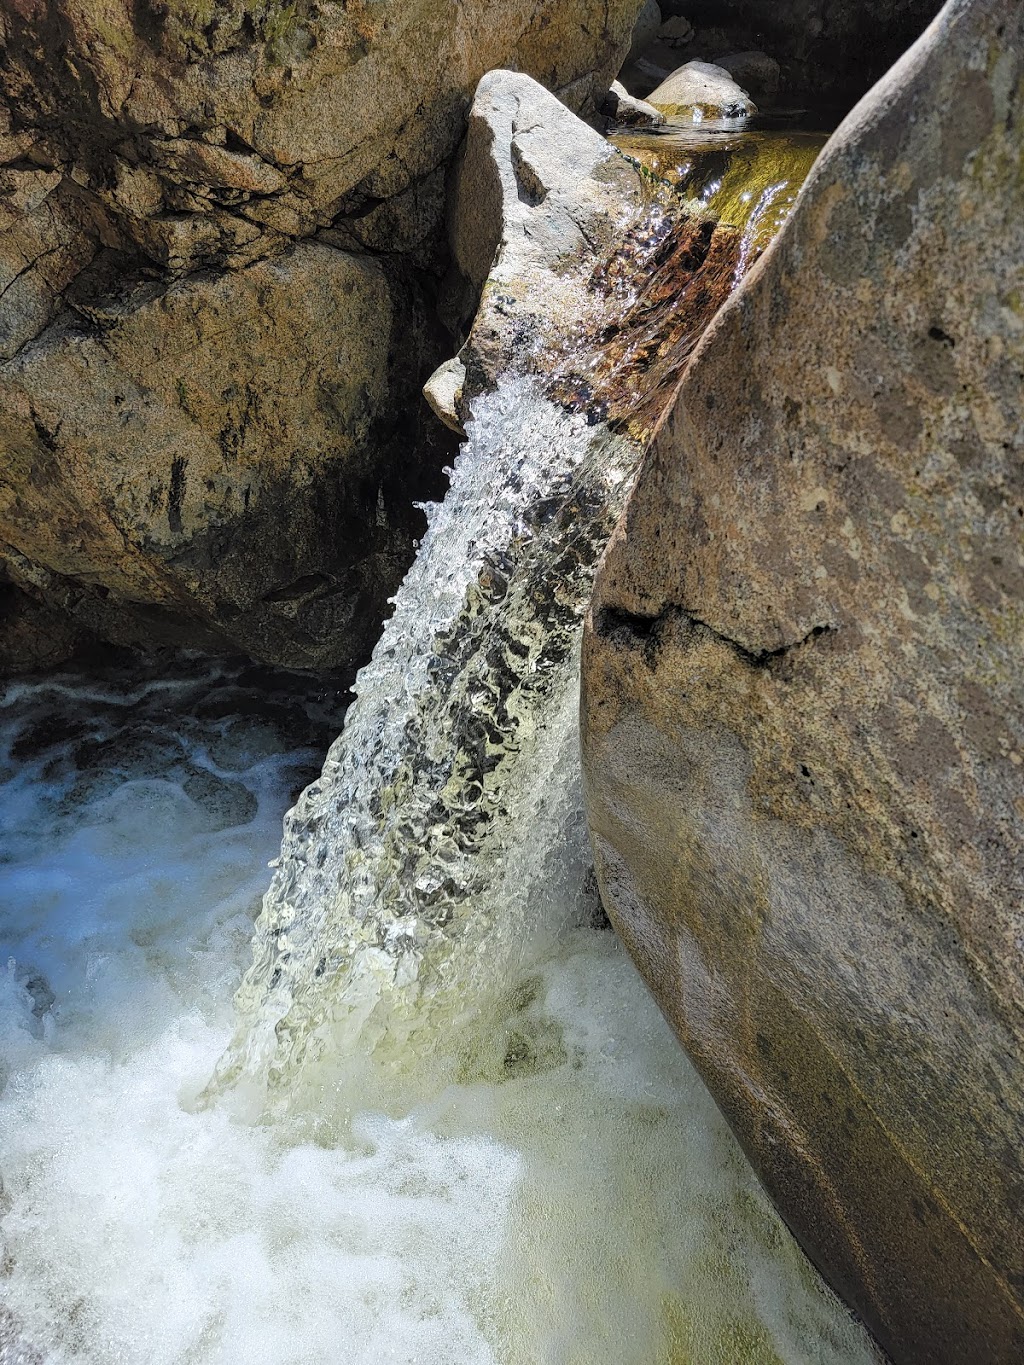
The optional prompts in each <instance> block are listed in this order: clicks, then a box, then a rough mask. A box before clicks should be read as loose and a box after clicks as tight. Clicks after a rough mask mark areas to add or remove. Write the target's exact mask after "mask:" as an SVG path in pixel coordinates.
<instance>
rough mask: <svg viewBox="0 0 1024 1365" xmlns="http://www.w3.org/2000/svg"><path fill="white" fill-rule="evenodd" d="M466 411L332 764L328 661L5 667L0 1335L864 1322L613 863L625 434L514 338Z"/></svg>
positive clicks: (199, 1343)
mask: <svg viewBox="0 0 1024 1365" xmlns="http://www.w3.org/2000/svg"><path fill="white" fill-rule="evenodd" d="M473 417H474V420H473V421H472V422H471V423H470V428H469V429H470V436H469V439H468V441H467V443H466V444H465V445H464V447H463V449H462V451H461V453H460V455H459V458H458V461H457V464H456V467H455V469H454V471H453V474H452V481H451V491H450V493H449V495H448V497H447V498H446V499H445V502H444V503H443V504H442V505H441V506H439V507H436V508H432V509H430V512H429V528H428V530H427V532H426V535H425V537H424V540H423V543H422V546H421V550H420V554H419V557H418V559H417V562H416V564H415V565H414V567H413V568H412V570H411V571H410V573H409V575H408V577H407V579H406V582H405V584H404V585H403V587H402V589H401V591H400V593H399V595H398V598H397V600H396V604H395V612H394V616H393V617H392V619H391V621H390V622H389V623H388V625H387V627H386V628H385V630H384V634H383V636H382V638H381V640H380V643H379V645H378V647H377V649H376V651H375V652H374V656H373V660H372V662H371V663H370V664H369V665H368V667H367V668H366V669H364V670H363V672H362V673H361V675H360V677H359V680H358V685H357V689H356V691H357V696H356V699H355V701H354V702H353V703H352V705H351V707H350V708H349V710H348V714H347V717H346V720H345V726H344V730H343V732H342V734H341V737H340V738H339V739H338V740H337V741H336V742H335V743H334V745H333V747H332V748H331V749H330V752H329V755H328V758H327V761H326V764H325V765H324V767H323V771H322V773H321V774H320V775H319V776H318V777H315V779H314V780H312V781H311V780H310V779H311V778H314V771H315V769H314V762H315V759H316V756H317V755H319V754H322V752H323V749H324V747H325V745H326V739H325V736H326V735H330V736H332V737H333V736H334V735H336V734H337V733H338V730H339V728H340V723H341V719H342V714H343V710H344V701H343V699H342V698H341V697H339V696H338V695H337V694H335V693H333V692H331V691H330V690H326V691H325V690H324V689H323V687H322V685H321V686H314V685H313V684H312V683H309V682H304V681H303V680H301V679H276V678H274V677H272V676H270V675H267V674H264V673H256V672H254V671H248V672H240V671H239V670H237V669H229V668H221V669H217V670H214V671H212V672H209V671H205V672H204V671H202V670H199V669H197V670H194V671H192V672H191V673H190V672H189V671H188V670H185V671H183V672H181V673H180V674H179V675H176V676H174V677H168V678H153V677H151V678H147V679H140V678H137V677H136V678H134V679H127V678H122V679H120V680H119V679H117V678H114V677H110V678H107V679H106V680H104V681H103V682H99V681H97V680H96V679H89V678H85V677H70V676H69V677H67V678H63V679H51V680H48V681H45V682H40V683H36V684H15V685H11V686H10V687H9V688H8V689H7V691H6V693H4V694H3V696H2V698H0V779H2V781H0V821H2V825H3V831H4V842H3V850H2V859H0V917H2V919H0V924H2V931H3V959H4V962H5V965H4V966H3V967H2V968H0V1045H2V1062H0V1085H2V1089H0V1174H2V1180H3V1187H2V1192H0V1239H2V1247H0V1295H2V1301H3V1307H2V1308H0V1365H23V1363H24V1365H28V1363H29V1362H32V1363H33V1365H35V1362H42V1361H45V1362H52V1363H53V1365H59V1363H60V1362H67V1363H68V1365H71V1363H72V1362H75V1363H76V1365H77V1363H79V1362H80V1363H81V1365H114V1363H115V1362H116V1363H117V1365H136V1363H137V1365H179V1363H180V1365H249V1363H250V1362H255V1361H261V1362H262V1361H265V1362H268V1365H335V1363H337V1365H383V1363H384V1362H393V1363H397V1365H413V1362H416V1363H417V1365H477V1363H478V1362H479V1365H594V1362H597V1361H602V1362H609V1365H684V1362H695V1363H696V1365H705V1363H707V1365H712V1363H717V1362H721V1365H742V1362H748V1363H749V1365H772V1362H785V1363H786V1365H803V1363H804V1362H807V1363H808V1365H810V1363H811V1362H822V1363H824V1362H828V1363H829V1365H854V1363H855V1362H867V1361H869V1360H870V1359H871V1358H872V1357H871V1354H870V1351H869V1348H868V1346H867V1343H866V1340H865V1338H864V1337H863V1335H862V1333H861V1332H860V1329H859V1328H857V1327H856V1326H855V1325H854V1324H853V1323H852V1322H851V1320H850V1319H849V1317H848V1315H847V1314H846V1313H845V1311H844V1310H843V1309H842V1308H841V1306H840V1305H839V1304H838V1303H837V1302H836V1301H835V1300H834V1299H833V1298H832V1297H831V1295H830V1294H829V1293H828V1292H827V1291H826V1290H825V1289H824V1287H823V1286H822V1285H821V1283H820V1281H819V1280H818V1279H817V1277H816V1276H815V1275H814V1274H813V1272H812V1271H811V1270H810V1269H809V1267H808V1266H807V1264H806V1262H805V1261H804V1260H803V1258H802V1256H801V1255H800V1253H799V1252H798V1250H797V1249H796V1247H795V1245H794V1243H793V1242H792V1240H791V1238H790V1237H789V1235H788V1234H787V1232H786V1231H785V1229H784V1227H783V1226H782V1224H781V1222H780V1221H779V1219H778V1218H777V1216H776V1215H775V1214H774V1213H773V1212H772V1210H771V1209H770V1207H769V1206H768V1204H767V1201H766V1200H765V1198H764V1196H763V1195H762V1193H761V1192H760V1190H759V1189H758V1187H757V1186H756V1183H755V1182H754V1180H753V1178H752V1176H751V1174H750V1172H749V1170H748V1169H747V1167H746V1165H745V1163H744V1162H743V1160H742V1158H741V1156H740V1154H739V1152H738V1150H737V1149H736V1146H735V1144H734V1142H733V1141H732V1139H731V1137H730V1136H729V1134H728V1132H727V1130H726V1128H725V1126H724V1124H723V1122H722V1120H721V1119H720V1118H719V1116H718V1115H717V1113H716V1111H715V1109H714V1107H713V1105H712V1104H711V1102H710V1100H709V1098H708V1096H707V1095H706V1093H705V1091H704V1089H703V1087H702V1086H701V1084H700V1083H699V1081H698V1080H697V1078H696V1076H695V1074H694V1073H693V1071H692V1069H691V1068H690V1067H689V1065H688V1063H687V1062H686V1060H685V1058H684V1057H683V1056H682V1054H681V1052H680V1049H679V1048H678V1045H677V1044H676V1042H675V1040H674V1039H673V1037H672V1036H671V1034H670V1032H669V1030H668V1028H667V1026H666V1025H665V1023H664V1021H663V1020H662V1019H661V1017H660V1016H659V1015H658V1013H657V1011H656V1009H655V1007H654V1005H653V1003H652V1002H651V1000H650V999H649V997H648V995H647V994H646V992H645V990H644V988H643V986H642V984H641V982H640V980H639V977H638V975H637V973H636V972H635V970H634V968H633V967H632V965H631V963H630V962H629V961H628V960H627V959H626V957H625V956H624V954H623V952H622V950H621V948H620V947H619V945H618V943H617V941H616V940H615V938H614V937H613V935H612V934H611V933H610V932H609V931H608V929H607V927H606V926H605V925H604V924H603V921H602V916H601V913H600V908H599V906H598V904H597V901H596V897H595V893H594V889H593V884H592V878H591V876H590V873H589V857H588V850H587V843H586V837H585V830H584V826H583V820H582V814H581V806H580V797H579V777H578V755H577V736H576V712H577V707H576V689H577V682H578V679H577V645H578V637H579V627H580V621H581V616H582V612H583V610H584V607H585V603H586V600H587V596H588V588H589V583H590V580H591V576H592V572H593V567H594V563H595V560H596V557H597V555H598V554H599V552H600V549H601V547H602V545H603V544H604V542H605V540H606V538H607V535H608V532H609V530H610V528H611V526H612V524H613V522H614V519H615V517H616V515H617V512H618V510H619V508H620V507H621V505H622V501H623V499H624V497H625V494H626V492H627V490H628V487H629V483H630V479H631V476H632V472H633V467H634V465H635V462H636V458H637V450H636V448H635V447H634V446H632V445H630V444H629V443H628V442H627V441H625V440H623V439H620V438H619V437H615V436H612V435H610V434H609V433H608V431H607V430H606V429H604V428H603V427H591V426H588V424H587V421H586V417H585V416H584V415H580V414H571V413H569V412H567V411H565V410H563V409H562V408H560V407H558V406H556V405H555V404H553V403H551V402H549V401H547V400H545V399H544V398H543V397H542V396H541V394H540V392H539V390H538V389H536V388H534V387H532V386H531V385H529V384H528V383H527V382H526V381H515V382H510V383H507V384H503V385H502V387H501V389H500V391H499V392H498V393H496V394H494V395H491V396H489V397H486V398H483V399H480V400H478V401H477V403H476V405H475V407H474V414H473ZM304 783H308V784H309V785H308V786H306V788H305V791H304V792H303V794H302V795H301V797H300V798H299V800H298V802H297V804H296V806H295V808H294V809H293V810H292V811H290V812H289V814H288V816H287V817H286V820H285V832H284V842H283V844H281V845H280V852H279V855H278V856H277V857H275V856H274V855H275V854H278V845H279V843H280V819H281V812H282V810H283V809H284V807H285V805H286V804H287V803H288V801H289V800H291V799H294V794H295V791H296V788H298V787H301V786H302V785H303V784H304ZM269 859H273V864H272V865H273V866H274V868H275V871H274V875H273V880H272V884H271V887H270V890H269V892H268V893H267V894H266V896H265V897H264V899H263V903H262V908H261V907H260V895H261V893H262V891H263V890H264V887H265V885H266V872H265V864H266V862H267V861H268V860H269ZM257 915H258V918H257ZM254 919H256V929H255V937H253V921H254ZM243 969H246V970H245V974H244V980H243V985H242V988H241V990H240V991H239V992H238V996H237V1004H236V1006H235V1007H234V1008H233V1007H232V1005H231V1002H230V1001H231V992H232V989H233V988H234V985H235V983H236V982H237V980H238V978H239V976H240V975H241V974H242V972H243Z"/></svg>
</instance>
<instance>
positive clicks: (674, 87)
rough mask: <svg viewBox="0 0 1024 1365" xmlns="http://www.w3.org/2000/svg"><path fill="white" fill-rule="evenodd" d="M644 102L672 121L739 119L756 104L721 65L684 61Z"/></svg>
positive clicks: (753, 109)
mask: <svg viewBox="0 0 1024 1365" xmlns="http://www.w3.org/2000/svg"><path fill="white" fill-rule="evenodd" d="M647 102H648V103H649V104H653V105H654V107H655V109H660V110H661V112H662V113H663V114H664V115H665V116H666V117H667V118H670V119H672V120H674V121H676V122H678V121H680V120H684V121H689V120H699V119H705V118H742V117H744V115H746V114H755V113H756V112H757V106H756V105H755V104H754V101H753V100H752V99H751V98H750V96H749V95H748V94H747V92H746V91H745V90H742V89H741V88H740V87H739V86H738V85H737V84H736V82H735V81H734V80H733V78H732V76H730V74H729V72H728V71H726V70H725V69H724V68H723V67H721V66H713V65H712V64H711V63H710V62H687V63H686V64H685V66H681V67H679V69H678V70H676V71H673V72H672V74H671V76H669V77H667V79H665V80H663V81H662V82H661V84H660V85H659V86H657V87H656V88H655V89H654V90H652V91H651V93H650V95H649V96H648V100H647Z"/></svg>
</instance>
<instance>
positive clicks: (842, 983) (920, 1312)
mask: <svg viewBox="0 0 1024 1365" xmlns="http://www.w3.org/2000/svg"><path fill="white" fill-rule="evenodd" d="M1022 164H1024V11H1022V9H1021V7H1020V5H1019V4H1017V3H1016V0H953V3H951V4H949V5H947V7H946V9H945V10H944V11H943V14H942V16H941V18H940V19H939V21H938V22H937V23H936V24H934V25H933V26H932V27H931V28H930V29H929V30H928V31H927V33H926V35H925V36H924V38H923V39H922V41H921V42H920V43H919V44H918V45H917V46H916V47H915V48H914V49H913V50H912V51H911V52H910V53H909V54H908V55H907V57H906V58H904V59H903V60H902V61H901V62H900V63H899V64H898V65H897V66H896V67H895V68H894V70H893V71H892V72H891V73H890V75H889V77H888V78H887V79H886V80H885V81H883V83H882V84H881V85H880V86H879V87H878V88H877V89H875V90H874V91H873V92H871V94H870V95H869V96H868V97H867V98H866V99H865V100H864V101H863V103H862V104H861V105H860V106H859V107H858V108H857V109H856V110H855V111H854V112H853V113H852V114H851V115H850V117H849V118H848V119H847V120H846V122H845V123H844V124H843V125H842V127H841V128H840V130H839V131H838V132H837V134H836V135H835V137H834V139H833V140H832V142H831V144H830V145H829V147H828V148H827V149H826V151H825V153H824V154H823V156H822V158H821V159H820V161H819V162H818V165H817V167H816V169H815V171H813V172H812V174H811V177H810V179H809V180H808V182H807V184H806V186H805V188H804V190H803V193H802V195H801V198H800V200H799V201H798V204H797V207H796V210H795V212H794V213H793V215H792V217H791V218H790V219H789V222H788V223H787V225H786V227H785V228H784V229H783V231H782V233H781V235H780V236H779V238H778V239H777V240H776V242H775V245H774V246H773V247H772V248H770V249H769V251H768V252H767V253H766V255H765V256H764V257H763V258H762V260H761V261H760V262H759V263H758V264H757V265H756V266H755V267H754V269H753V270H752V271H751V272H750V274H749V275H748V276H747V277H746V280H745V282H744V284H743V285H742V286H741V288H740V289H739V291H738V292H737V293H736V294H735V295H734V296H733V298H732V300H731V301H730V302H729V303H728V304H727V305H726V306H725V308H724V309H723V310H722V312H721V313H720V314H719V316H718V318H717V320H716V322H715V323H714V324H713V325H712V327H711V328H710V330H709V331H708V333H707V334H706V336H705V337H704V339H703V342H702V344H701V346H700V348H699V349H698V351H697V353H696V354H695V356H694V358H693V360H692V361H691V363H690V366H689V369H688V371H687V374H686V378H685V379H684V382H683V384H682V386H681V389H680V391H679V395H678V400H677V402H676V405H675V407H674V410H673V411H672V413H671V414H670V416H669V418H668V419H667V421H666V422H665V423H664V425H663V426H662V427H661V429H660V431H659V433H658V435H657V437H656V440H655V442H654V445H653V448H652V450H651V451H650V453H649V456H648V458H647V460H646V462H645V464H644V466H643V468H642V470H641V473H640V475H639V478H638V481H637V484H636V488H635V490H634V492H633V494H632V497H631V501H630V504H629V506H628V509H627V512H626V514H625V517H624V519H623V521H622V522H621V523H620V526H619V528H618V530H617V531H616V533H615V536H614V537H613V540H612V543H611V545H610V547H609V551H608V554H607V556H606V558H605V561H604V563H603V566H602V568H601V570H600V572H599V575H598V580H597V585H596V591H595V597H594V603H593V614H592V619H591V623H590V626H589V629H588V632H587V638H586V642H585V651H584V690H583V750H584V764H585V772H586V787H587V800H588V811H589V817H590V821H591V828H592V833H593V838H594V846H595V850H596V854H597V864H598V870H599V875H600V879H601V885H602V892H603V895H604V898H605V904H606V906H607V907H608V910H609V913H610V915H611V916H612V918H613V919H614V921H615V923H616V925H617V927H618V929H619V930H620V932H621V933H622V935H623V937H624V939H625V941H626V943H627V945H628V946H629V948H630V949H631V951H632V952H633V954H634V956H635V958H636V960H637V962H638V964H639V965H640V968H641V970H642V971H643V972H644V974H645V976H646V977H647V979H648V981H649V982H650V984H651V986H652V988H653V990H654V992H655V994H656V995H657V997H658V999H659V1001H660V1002H661V1005H662V1008H663V1009H664V1011H665V1013H666V1015H667V1016H668V1018H669V1019H670V1020H671V1021H672V1023H673V1025H674V1027H675V1028H676V1030H677V1032H678V1034H679V1036H680V1038H681V1039H682V1040H683V1042H684V1043H685V1045H686V1047H687V1048H688V1050H689V1051H690V1052H691V1054H692V1056H693V1057H694V1059H695V1060H696V1062H697V1065H698V1066H699V1068H700V1070H701V1072H702V1074H703V1076H704V1077H705V1079H706V1081H707V1082H708V1084H709V1086H710V1088H711V1090H712V1091H713V1093H714V1094H715V1096H716V1098H717V1100H718V1102H719V1104H720V1105H721V1107H722V1109H723V1111H724V1113H725V1114H726V1115H727V1117H728V1119H729V1121H730V1123H731V1124H732V1126H733V1127H734V1129H735V1130H736V1132H737V1133H738V1135H739V1137H740V1139H741V1141H742V1142H743V1144H744V1147H745V1148H746V1150H747V1152H748V1153H749V1155H750V1157H751V1159H752V1161H753V1163H754V1165H755V1167H756V1168H757V1170H758V1172H759V1174H760V1176H761V1178H762V1180H763V1181H764V1183H765V1185H766V1186H767V1188H768V1189H769V1191H770V1192H771V1193H772V1195H773V1197H774V1198H775V1200H776V1202H777V1203H778V1205H779V1207H780V1208H781V1209H782V1211H783V1213H784V1215H785V1217H786V1219H787V1221H788V1222H789V1224H790V1226H791V1227H792V1228H793V1229H794V1231H795V1232H796V1233H797V1234H798V1236H799V1237H800V1238H801V1240H802V1241H803V1243H804V1245H805V1246H806V1247H807V1249H808V1250H809V1252H810V1254H811V1255H812V1256H813V1258H814V1259H815V1260H816V1262H817V1263H818V1265H819V1266H820V1267H821V1269H822V1270H823V1271H824V1273H825V1274H826V1276H827V1277H828V1279H829V1280H830V1281H831V1282H832V1283H833V1285H835V1286H836V1288H837V1289H838V1290H839V1291H840V1293H842V1294H843V1295H844V1296H845V1297H846V1298H847V1300H848V1301H849V1302H850V1303H851V1304H852V1305H853V1306H854V1307H855V1308H856V1309H857V1310H858V1312H859V1313H860V1314H861V1315H862V1316H863V1317H864V1319H865V1321H866V1322H867V1323H868V1325H869V1326H870V1327H871V1329H872V1330H873V1331H874V1332H875V1334H876V1336H877V1338H878V1340H879V1341H880V1343H881V1344H882V1346H883V1347H884V1348H885V1349H886V1351H887V1352H888V1353H889V1354H890V1356H891V1357H892V1359H893V1360H894V1361H896V1362H899V1363H900V1365H962V1362H964V1361H968V1360H969V1361H971V1362H978V1365H1005V1362H1007V1361H1013V1360H1019V1359H1024V1303H1022V1285H1024V1237H1022V1236H1021V1221H1020V1210H1021V1208H1022V1207H1024V1164H1022V1160H1021V1145H1020V1133H1021V1131H1022V1129H1024V971H1022V939H1021V922H1020V887H1021V885H1022V884H1024V860H1022V849H1024V799H1022V795H1021V792H1022V784H1021V772H1022V771H1024V614H1022V611H1024V608H1022V603H1024V553H1022V531H1021V528H1022V526H1024V474H1022V471H1024V412H1022V401H1021V375H1022V374H1024V302H1022V300H1024V189H1022V180H1021V166H1022Z"/></svg>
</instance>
